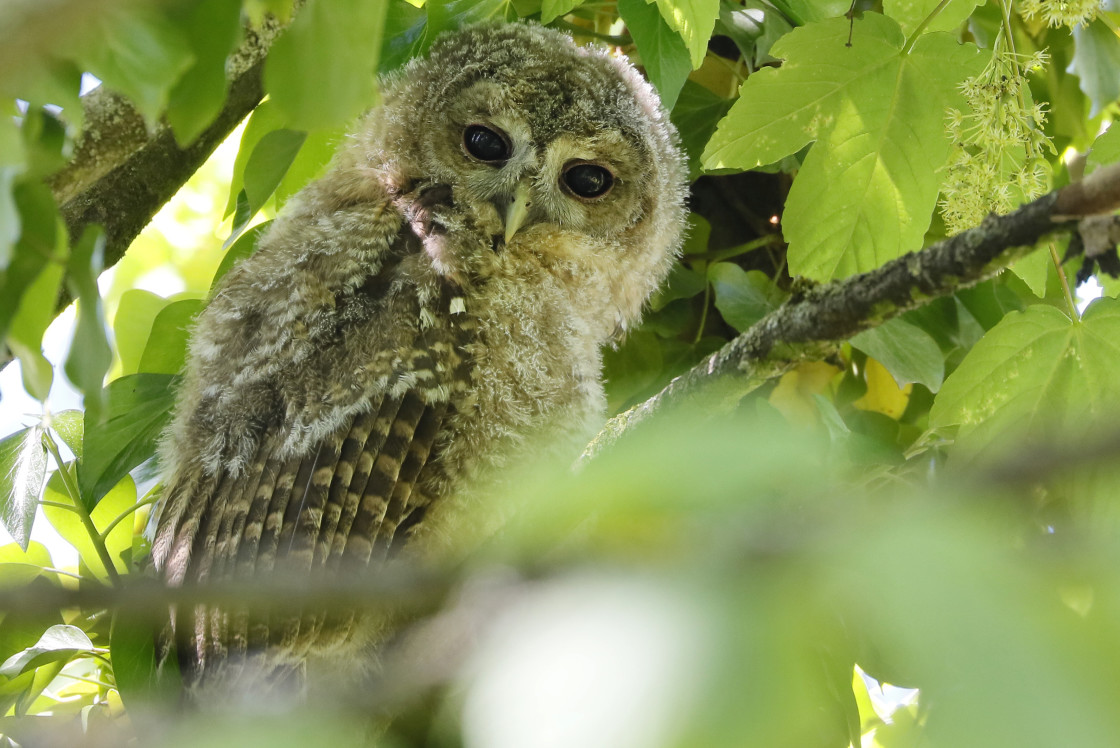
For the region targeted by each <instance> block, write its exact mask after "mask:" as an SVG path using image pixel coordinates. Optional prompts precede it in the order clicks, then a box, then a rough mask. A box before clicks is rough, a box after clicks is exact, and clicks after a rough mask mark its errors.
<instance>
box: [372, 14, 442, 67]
mask: <svg viewBox="0 0 1120 748" xmlns="http://www.w3.org/2000/svg"><path fill="white" fill-rule="evenodd" d="M388 5H389V9H388V11H387V12H386V16H385V31H384V39H385V43H384V44H382V45H381V60H380V62H379V63H378V66H377V68H378V70H380V71H381V72H382V73H387V72H389V71H390V70H396V69H397V68H399V67H400V66H401V65H403V64H405V63H406V62H408V61H409V60H410V59H412V58H413V57H416V56H418V55H421V54H423V53H424V52H426V51H427V50H428V46H429V45H431V43H432V39H433V38H434V37H435V34H438V33H439V31H440V30H442V28H443V26H441V25H440V23H441V22H442V19H443V18H444V15H443V6H442V4H441V3H439V2H426V3H424V7H423V8H422V9H421V8H416V7H414V6H413V5H411V4H410V3H407V2H404V0H392V2H390V3H388Z"/></svg>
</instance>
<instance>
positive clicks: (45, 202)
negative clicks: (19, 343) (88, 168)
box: [0, 180, 66, 337]
mask: <svg viewBox="0 0 1120 748" xmlns="http://www.w3.org/2000/svg"><path fill="white" fill-rule="evenodd" d="M12 197H13V199H14V202H15V205H16V209H17V211H18V213H19V220H18V224H19V230H20V235H19V240H18V241H17V242H16V246H15V250H14V251H13V252H12V254H11V256H10V258H9V262H8V263H7V264H6V265H5V266H4V267H2V268H0V336H5V337H6V336H7V334H8V327H9V325H11V323H12V318H13V317H14V316H15V314H16V311H17V310H18V309H19V304H20V300H21V299H22V298H23V295H24V293H26V291H27V289H28V287H30V286H31V284H32V283H33V282H34V281H35V279H36V278H37V277H38V276H39V273H41V272H42V271H43V268H45V267H46V265H47V262H49V261H50V258H52V257H53V258H58V259H59V260H61V259H63V258H64V257H65V255H64V254H62V253H61V252H60V251H59V250H60V248H62V247H64V246H65V241H66V236H65V232H64V231H62V230H60V225H61V223H62V219H61V217H60V216H59V214H58V208H57V206H56V205H55V202H54V197H53V196H52V195H51V191H50V188H49V187H47V186H46V185H45V184H43V183H42V182H39V181H34V180H32V181H30V182H20V183H17V184H16V186H15V188H14V189H13V190H12Z"/></svg>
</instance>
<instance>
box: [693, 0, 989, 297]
mask: <svg viewBox="0 0 1120 748" xmlns="http://www.w3.org/2000/svg"><path fill="white" fill-rule="evenodd" d="M848 33H849V28H848V21H847V20H846V19H834V20H831V21H827V22H824V23H819V24H813V25H811V26H805V27H802V28H799V29H795V30H794V31H793V32H792V33H790V34H788V35H787V36H785V37H783V38H782V39H780V40H779V41H778V43H777V44H775V45H774V49H773V50H772V51H773V53H774V54H775V55H778V56H780V57H784V58H785V59H786V62H785V64H783V65H782V67H781V68H779V69H772V68H767V69H763V70H760V71H758V72H757V73H755V74H754V75H752V76H750V77H749V78H748V79H747V81H746V83H745V84H744V85H743V88H742V91H741V94H740V98H739V100H738V101H737V102H736V103H735V105H734V106H733V107H732V108H731V111H730V112H729V113H728V115H727V117H725V118H724V120H723V121H722V122H721V123H720V125H719V128H718V129H717V130H716V134H715V135H714V136H713V137H712V139H711V141H710V142H709V143H708V148H707V150H706V151H705V153H704V157H703V164H704V168H706V169H726V168H740V169H751V168H755V167H758V166H761V165H763V164H768V163H772V162H774V161H777V160H778V159H780V158H782V157H783V156H787V155H789V154H792V153H794V152H796V151H797V150H799V149H800V148H801V147H802V146H804V145H805V144H806V143H808V142H809V141H811V140H816V141H817V142H816V144H815V145H814V146H813V147H812V148H811V149H810V150H809V154H808V156H807V157H806V159H805V163H804V166H803V167H802V169H801V171H800V173H799V174H798V175H797V178H796V179H795V180H794V182H793V187H792V189H791V190H790V193H789V197H788V199H787V201H786V211H785V215H784V217H783V221H782V226H783V229H784V232H785V235H786V238H787V239H788V240H789V245H790V246H789V265H790V273H791V274H794V275H803V276H806V277H809V278H813V279H816V280H821V281H827V280H832V279H834V278H841V277H846V276H849V275H852V274H854V273H858V272H863V271H866V270H871V269H873V268H876V267H878V266H880V265H881V264H883V263H884V262H886V261H887V260H890V259H893V258H895V257H898V256H900V255H902V254H904V253H905V252H908V251H911V250H914V249H917V248H919V247H920V246H921V244H922V241H923V238H924V236H925V231H926V228H927V227H928V226H929V221H930V216H931V214H932V212H933V208H934V206H935V204H936V201H937V194H938V188H939V186H940V178H939V176H938V170H939V169H940V168H941V167H942V166H943V165H944V163H945V161H946V160H947V158H948V155H949V141H948V139H947V137H946V135H945V128H944V112H945V107H946V105H947V104H948V103H949V102H950V101H953V100H954V99H955V97H956V96H957V95H958V94H957V92H956V86H957V85H958V83H959V82H960V81H961V80H963V79H964V78H965V77H967V76H968V75H970V74H971V73H973V72H978V71H979V69H980V67H981V65H982V63H983V61H982V58H981V55H980V54H979V53H978V51H977V50H976V48H975V47H972V46H971V45H960V44H957V43H956V42H955V41H954V40H953V39H952V38H951V37H950V36H949V35H947V34H925V35H923V36H922V37H921V38H920V39H918V41H917V43H916V44H915V46H914V48H913V50H911V52H910V53H909V54H905V55H904V54H903V53H902V47H903V43H904V38H903V36H902V33H901V31H900V30H899V28H898V25H897V24H896V23H894V22H893V21H892V20H890V19H889V18H886V17H884V16H882V15H879V14H876V13H865V14H864V17H863V19H862V20H861V21H857V22H856V23H855V27H854V31H853V34H854V42H853V45H852V46H851V47H848V46H847V40H848Z"/></svg>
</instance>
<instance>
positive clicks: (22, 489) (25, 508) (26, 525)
mask: <svg viewBox="0 0 1120 748" xmlns="http://www.w3.org/2000/svg"><path fill="white" fill-rule="evenodd" d="M46 471H47V451H46V449H45V448H44V447H43V429H42V427H41V426H31V427H30V428H25V429H20V430H19V431H17V432H15V433H14V434H12V435H11V436H8V437H5V438H4V439H3V440H0V502H2V503H0V523H3V525H4V529H5V530H7V531H8V534H9V535H11V536H12V538H13V539H15V541H16V542H17V543H19V547H20V548H22V549H23V550H25V551H26V550H27V544H28V543H30V542H31V527H32V525H33V524H34V523H35V509H36V507H38V505H39V492H40V491H41V490H42V488H43V476H45V475H46Z"/></svg>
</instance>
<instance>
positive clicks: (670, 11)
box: [656, 0, 719, 70]
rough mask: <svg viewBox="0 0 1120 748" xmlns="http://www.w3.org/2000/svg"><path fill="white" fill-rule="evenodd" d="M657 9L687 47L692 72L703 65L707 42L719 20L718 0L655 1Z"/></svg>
mask: <svg viewBox="0 0 1120 748" xmlns="http://www.w3.org/2000/svg"><path fill="white" fill-rule="evenodd" d="M656 2H657V9H658V10H660V11H661V17H662V18H664V19H665V22H666V23H667V24H669V27H670V28H671V29H673V30H674V31H676V32H677V33H678V34H680V35H681V38H682V39H684V43H685V45H686V46H687V47H688V53H689V56H690V57H691V59H692V68H693V70H696V69H698V68H699V67H700V66H701V65H702V64H703V63H704V55H706V54H707V52H708V40H709V39H710V38H711V36H712V29H714V28H715V25H716V19H717V18H719V0H656Z"/></svg>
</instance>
